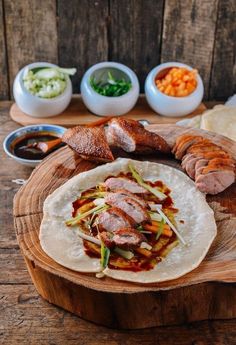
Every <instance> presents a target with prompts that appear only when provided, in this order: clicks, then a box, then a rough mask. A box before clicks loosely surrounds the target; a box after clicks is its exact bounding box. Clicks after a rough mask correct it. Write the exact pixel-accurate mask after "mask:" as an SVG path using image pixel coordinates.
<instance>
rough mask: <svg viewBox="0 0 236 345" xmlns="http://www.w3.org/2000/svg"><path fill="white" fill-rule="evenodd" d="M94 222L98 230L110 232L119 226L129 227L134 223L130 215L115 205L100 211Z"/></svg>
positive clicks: (119, 227)
mask: <svg viewBox="0 0 236 345" xmlns="http://www.w3.org/2000/svg"><path fill="white" fill-rule="evenodd" d="M96 222H97V224H98V226H99V230H100V231H104V230H106V231H110V232H112V231H115V230H118V229H121V228H131V227H132V226H134V224H135V222H134V220H133V219H132V218H131V217H129V216H128V215H127V214H126V213H125V212H124V211H122V210H120V209H119V208H117V207H112V208H110V209H108V210H106V211H104V212H102V213H100V214H99V216H98V218H97V220H96Z"/></svg>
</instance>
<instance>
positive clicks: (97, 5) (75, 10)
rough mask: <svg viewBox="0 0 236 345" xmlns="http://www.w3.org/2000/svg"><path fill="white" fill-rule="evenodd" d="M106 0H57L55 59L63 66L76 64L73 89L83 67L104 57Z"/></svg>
mask: <svg viewBox="0 0 236 345" xmlns="http://www.w3.org/2000/svg"><path fill="white" fill-rule="evenodd" d="M107 20H108V1H107V0H97V1H86V0H80V1H74V0H60V1H58V54H59V56H58V59H59V64H60V65H61V66H63V67H76V68H77V73H76V75H75V76H74V77H73V78H72V82H73V90H74V92H76V93H77V92H78V91H79V85H80V81H81V78H82V76H83V74H84V73H85V71H86V69H87V68H88V67H90V66H91V65H93V64H95V63H97V62H101V61H105V60H107V59H108V42H107Z"/></svg>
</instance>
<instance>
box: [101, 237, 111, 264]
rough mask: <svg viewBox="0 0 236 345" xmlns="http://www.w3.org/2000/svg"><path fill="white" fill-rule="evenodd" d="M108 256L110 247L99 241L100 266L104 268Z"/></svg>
mask: <svg viewBox="0 0 236 345" xmlns="http://www.w3.org/2000/svg"><path fill="white" fill-rule="evenodd" d="M109 257H110V249H109V248H107V247H106V246H105V245H104V243H103V242H101V266H102V268H106V267H107V265H108V261H109Z"/></svg>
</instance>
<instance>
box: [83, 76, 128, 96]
mask: <svg viewBox="0 0 236 345" xmlns="http://www.w3.org/2000/svg"><path fill="white" fill-rule="evenodd" d="M90 85H91V86H92V88H93V89H94V90H95V91H96V92H97V93H99V94H100V95H102V96H107V97H119V96H122V95H124V94H126V93H127V92H128V91H129V90H130V89H131V86H132V85H131V82H129V81H126V80H125V79H124V78H123V79H115V78H114V77H113V75H112V74H111V72H108V78H107V81H105V82H104V81H98V80H96V78H95V77H91V78H90Z"/></svg>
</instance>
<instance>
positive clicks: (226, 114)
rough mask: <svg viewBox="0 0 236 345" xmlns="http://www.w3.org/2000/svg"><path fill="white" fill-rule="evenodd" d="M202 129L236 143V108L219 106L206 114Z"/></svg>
mask: <svg viewBox="0 0 236 345" xmlns="http://www.w3.org/2000/svg"><path fill="white" fill-rule="evenodd" d="M201 128H202V129H206V130H208V131H212V132H215V133H218V134H221V135H224V136H226V137H228V138H230V139H232V140H235V141H236V107H230V106H228V107H227V106H224V105H218V106H215V107H214V108H213V109H211V110H208V111H206V112H204V114H203V115H202V119H201Z"/></svg>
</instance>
